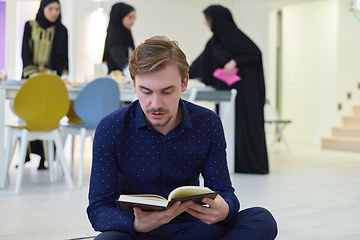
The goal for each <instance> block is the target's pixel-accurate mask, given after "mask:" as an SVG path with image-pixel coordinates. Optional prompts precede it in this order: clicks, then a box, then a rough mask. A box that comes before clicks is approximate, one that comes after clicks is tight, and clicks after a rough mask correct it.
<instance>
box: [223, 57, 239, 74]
mask: <svg viewBox="0 0 360 240" xmlns="http://www.w3.org/2000/svg"><path fill="white" fill-rule="evenodd" d="M235 67H236V62H235V60H234V59H231V60H230V61H229V62H228V63H227V64H225V66H224V72H225V73H226V74H227V75H229V76H230V75H231V74H232V71H233V69H234V68H235Z"/></svg>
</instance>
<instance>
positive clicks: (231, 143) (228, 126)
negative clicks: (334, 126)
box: [219, 102, 235, 174]
mask: <svg viewBox="0 0 360 240" xmlns="http://www.w3.org/2000/svg"><path fill="white" fill-rule="evenodd" d="M229 104H232V103H231V102H220V104H219V105H220V106H219V107H220V109H219V111H220V112H219V115H220V116H221V117H222V119H224V118H225V116H223V114H228V115H227V116H226V118H225V119H226V122H223V126H224V133H225V138H226V144H227V151H226V153H227V160H228V168H229V173H230V174H232V173H235V130H234V129H235V104H233V106H231V109H230V111H227V113H225V111H226V108H227V106H228V105H229Z"/></svg>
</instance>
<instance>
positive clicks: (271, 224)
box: [240, 207, 278, 239]
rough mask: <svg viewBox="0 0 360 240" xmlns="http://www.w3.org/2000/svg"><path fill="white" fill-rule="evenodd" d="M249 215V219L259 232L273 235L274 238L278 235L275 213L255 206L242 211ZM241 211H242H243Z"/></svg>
mask: <svg viewBox="0 0 360 240" xmlns="http://www.w3.org/2000/svg"><path fill="white" fill-rule="evenodd" d="M241 212H242V213H243V214H245V215H247V218H248V221H251V222H252V225H253V226H254V227H256V228H258V230H259V232H260V233H262V235H264V236H273V239H274V238H275V237H276V235H277V231H278V230H277V223H276V221H275V218H274V217H273V215H272V214H271V213H270V212H269V211H268V210H267V209H265V208H262V207H253V208H248V209H245V210H243V211H241ZM241 212H240V213H241Z"/></svg>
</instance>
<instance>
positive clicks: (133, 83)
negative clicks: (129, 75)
mask: <svg viewBox="0 0 360 240" xmlns="http://www.w3.org/2000/svg"><path fill="white" fill-rule="evenodd" d="M131 82H132V86H133V89H134V91H135V92H136V87H135V79H131Z"/></svg>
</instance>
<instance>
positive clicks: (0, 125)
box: [0, 89, 6, 189]
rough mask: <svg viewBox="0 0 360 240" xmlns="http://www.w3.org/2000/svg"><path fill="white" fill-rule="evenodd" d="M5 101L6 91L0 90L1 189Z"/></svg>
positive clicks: (2, 183) (1, 184)
mask: <svg viewBox="0 0 360 240" xmlns="http://www.w3.org/2000/svg"><path fill="white" fill-rule="evenodd" d="M5 100H6V89H0V113H2V115H0V189H2V188H5V181H4V180H5V177H4V176H3V173H4V172H5V169H4V168H5V161H4V154H5V141H4V139H5Z"/></svg>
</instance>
